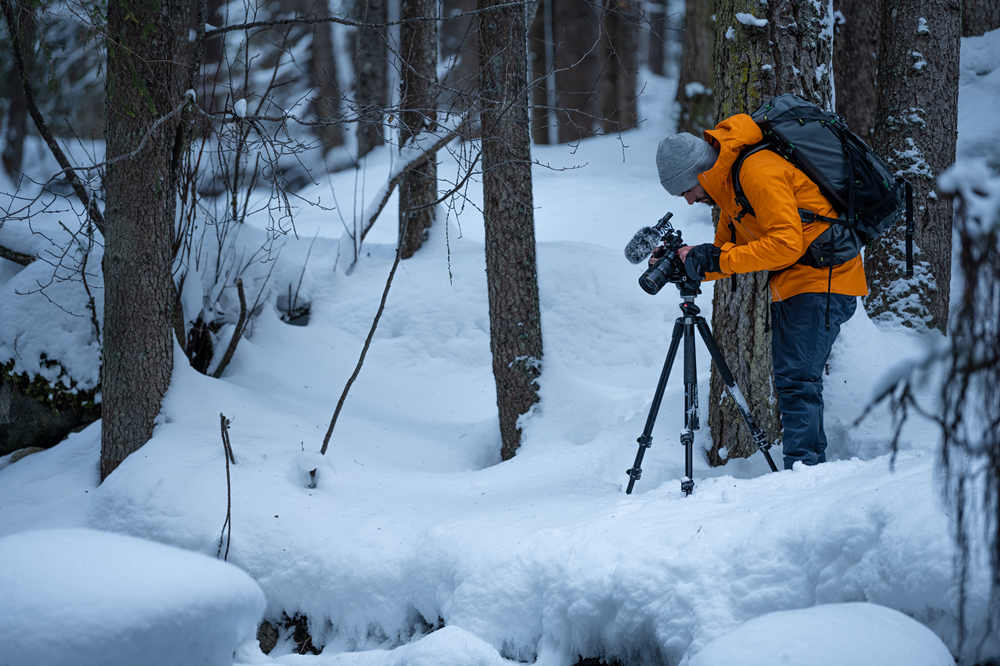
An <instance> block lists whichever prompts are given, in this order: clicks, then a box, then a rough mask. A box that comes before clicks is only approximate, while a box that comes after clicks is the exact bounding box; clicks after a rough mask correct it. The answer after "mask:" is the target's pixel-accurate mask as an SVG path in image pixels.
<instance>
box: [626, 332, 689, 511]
mask: <svg viewBox="0 0 1000 666" xmlns="http://www.w3.org/2000/svg"><path fill="white" fill-rule="evenodd" d="M682 335H684V324H683V320H682V318H679V319H677V321H676V322H675V323H674V333H673V337H672V338H671V339H670V349H668V350H667V358H666V359H665V360H664V361H663V370H661V371H660V380H659V381H658V382H657V384H656V392H655V393H654V394H653V404H652V405H650V407H649V415H648V416H647V417H646V427H645V428H643V429H642V434H641V435H639V439H638V440H637V441H638V442H639V450H638V451H636V453H635V462H634V463H632V468H631V469H627V470H625V473H626V474H628V488H626V489H625V494H626V495H631V494H632V487H633V486H635V482H636V481H638V480H639V478H640V477H642V458H643V456H645V455H646V449H648V448H649V447H650V446H652V445H653V424H654V423H656V415H657V414H658V413H659V411H660V402H662V401H663V392H664V390H666V387H667V379H669V378H670V369H671V368H672V367H673V365H674V358H675V357H676V356H677V348H678V347H679V346H680V344H681V336H682Z"/></svg>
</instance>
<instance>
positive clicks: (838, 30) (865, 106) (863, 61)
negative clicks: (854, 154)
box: [833, 0, 884, 143]
mask: <svg viewBox="0 0 1000 666" xmlns="http://www.w3.org/2000/svg"><path fill="white" fill-rule="evenodd" d="M883 3H884V0H836V2H835V4H834V8H835V10H836V11H837V12H839V14H840V16H843V20H838V21H837V24H836V26H835V27H834V30H835V32H834V35H835V36H834V40H833V78H834V81H835V85H834V89H835V90H836V91H837V99H836V107H837V108H836V110H837V113H838V114H839V115H840V117H841V118H843V119H844V120H845V121H847V126H848V127H850V128H851V131H852V132H854V133H855V134H857V135H858V136H859V137H861V138H862V139H864V140H865V141H867V142H869V143H871V140H872V131H873V128H874V126H875V108H876V106H877V105H878V96H877V93H876V90H877V88H876V80H877V77H878V52H879V40H880V39H881V26H882V5H883Z"/></svg>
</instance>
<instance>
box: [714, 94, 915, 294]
mask: <svg viewBox="0 0 1000 666" xmlns="http://www.w3.org/2000/svg"><path fill="white" fill-rule="evenodd" d="M751 117H752V118H753V120H754V122H756V123H757V125H758V126H759V127H760V129H761V131H762V132H763V134H764V140H763V141H761V142H760V143H758V144H756V145H753V146H750V147H748V148H746V149H745V150H744V151H743V153H742V154H741V155H740V157H739V158H738V159H737V160H736V163H735V164H734V165H733V169H732V177H733V187H734V188H735V190H736V201H737V203H739V205H740V207H741V211H740V213H739V215H738V216H737V218H736V220H737V222H738V221H739V220H740V219H742V217H743V216H744V215H746V214H748V213H749V214H753V207H752V206H751V205H750V201H749V200H747V197H746V195H745V194H744V192H743V188H742V187H741V186H740V178H739V174H740V168H741V167H742V166H743V161H744V160H745V159H746V158H747V157H749V156H750V155H752V154H753V153H756V152H758V151H760V150H771V151H773V152H776V153H778V154H779V155H781V156H782V157H784V158H785V159H787V160H788V161H789V162H791V163H792V164H794V165H795V166H796V167H798V168H799V169H801V170H802V171H803V172H804V173H805V174H806V176H808V177H809V179H810V180H812V181H813V182H814V183H816V185H817V186H818V187H819V189H820V192H822V193H823V196H825V197H826V198H827V199H828V200H829V201H830V203H831V205H833V207H834V208H836V209H837V213H838V217H835V218H831V217H823V216H822V215H817V214H816V213H814V212H811V211H807V210H800V211H799V214H800V215H801V217H802V221H803V222H827V223H829V224H830V228H829V229H827V230H826V231H824V232H823V233H822V234H820V236H819V237H818V238H816V240H815V241H813V242H812V244H810V246H809V247H808V248H807V249H806V252H805V254H804V255H803V256H802V258H801V259H799V261H798V263H802V264H806V265H809V266H814V267H819V268H826V267H831V268H832V267H833V266H836V265H838V264H841V263H843V262H845V261H848V260H849V259H852V258H854V257H855V256H856V255H857V254H858V253H859V252H860V251H861V248H862V246H864V245H865V244H866V243H868V242H870V241H871V240H872V239H873V238H877V237H878V236H880V235H881V234H883V233H885V232H886V230H888V229H889V228H891V227H892V226H893V225H895V224H896V223H897V222H898V221H899V220H901V219H903V218H904V216H905V219H906V270H907V277H909V276H910V275H912V270H913V268H912V264H913V190H912V188H911V187H910V184H909V183H908V182H906V181H905V180H903V179H902V178H896V177H894V176H893V174H892V170H891V169H890V168H889V165H888V164H886V163H885V161H884V160H882V158H880V157H879V156H878V155H876V154H875V152H874V151H872V149H871V148H870V147H869V146H868V145H867V144H866V143H865V142H864V141H862V140H861V139H859V138H858V137H857V135H855V134H854V133H853V132H851V131H850V130H849V129H848V128H847V125H846V124H845V123H844V121H843V120H842V119H841V118H840V116H838V115H837V114H835V113H830V112H828V111H824V110H823V109H821V108H819V107H818V106H816V105H815V104H813V103H811V102H808V101H806V100H804V99H802V98H801V97H798V96H797V95H791V94H786V95H779V96H778V97H775V98H773V99H771V100H768V101H766V102H765V103H764V104H763V105H762V106H761V107H760V108H759V109H757V110H756V111H754V112H753V114H751Z"/></svg>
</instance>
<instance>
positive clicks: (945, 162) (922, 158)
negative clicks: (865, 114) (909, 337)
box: [865, 0, 961, 331]
mask: <svg viewBox="0 0 1000 666" xmlns="http://www.w3.org/2000/svg"><path fill="white" fill-rule="evenodd" d="M882 26H883V30H882V51H881V53H880V55H879V80H878V88H879V105H878V111H877V113H876V116H875V142H874V146H873V147H874V148H875V149H876V151H877V152H878V153H879V154H880V155H883V156H885V157H886V159H887V161H888V162H889V164H890V165H891V166H892V168H893V170H894V171H895V173H896V175H897V176H902V177H904V178H906V179H907V180H908V181H910V183H911V184H912V185H913V200H914V206H913V207H914V226H915V231H916V233H915V234H914V246H915V250H914V267H913V275H914V277H913V278H912V279H906V277H905V275H904V273H903V265H904V250H903V225H897V226H896V227H895V228H894V229H893V230H892V232H891V233H889V234H886V235H885V236H883V237H882V238H879V239H878V240H877V241H876V242H874V243H872V244H870V245H869V246H868V248H867V250H866V252H865V268H866V269H867V273H868V288H869V294H868V297H867V298H865V309H866V310H867V311H868V314H869V316H870V317H872V318H873V319H879V320H883V321H896V322H899V323H902V324H904V325H906V326H912V327H924V326H926V327H928V328H937V329H940V330H941V331H945V330H946V328H947V324H948V300H949V294H950V284H951V235H952V219H953V215H952V205H951V203H950V202H949V201H947V200H944V199H942V198H941V197H939V196H938V194H937V192H936V190H935V183H936V181H937V177H938V176H939V175H940V174H941V172H942V171H944V169H946V168H947V167H948V166H949V165H951V164H952V163H953V162H954V161H955V141H956V139H957V137H958V129H957V128H958V57H959V46H960V45H959V42H960V34H961V5H960V4H959V1H958V0H933V1H931V0H928V1H927V2H916V1H915V0H905V1H904V0H899V1H896V2H892V3H886V7H885V14H884V15H883V21H882Z"/></svg>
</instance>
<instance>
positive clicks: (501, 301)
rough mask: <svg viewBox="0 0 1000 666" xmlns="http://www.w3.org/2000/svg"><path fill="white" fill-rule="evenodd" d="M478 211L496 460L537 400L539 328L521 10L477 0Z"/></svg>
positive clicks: (495, 0) (499, 0)
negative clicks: (482, 237)
mask: <svg viewBox="0 0 1000 666" xmlns="http://www.w3.org/2000/svg"><path fill="white" fill-rule="evenodd" d="M479 8H480V9H482V10H488V9H489V10H491V11H490V12H489V15H488V16H482V17H480V21H479V43H480V63H481V64H480V67H481V70H480V91H481V94H482V101H481V107H482V113H481V117H482V131H483V218H484V222H485V226H486V278H487V285H488V289H489V303H490V349H491V350H492V352H493V376H494V378H495V379H496V388H497V407H498V409H499V415H500V435H501V438H502V441H503V445H502V449H501V454H502V456H503V458H504V459H508V458H511V457H513V456H514V453H515V452H516V451H517V448H518V446H519V445H520V438H521V429H520V427H519V426H518V419H519V418H520V417H521V416H522V415H523V414H525V413H527V412H528V410H529V409H530V408H531V406H532V405H533V404H534V403H535V402H537V401H538V386H537V383H536V382H537V379H538V376H539V374H540V373H541V359H542V329H541V312H540V306H539V302H538V275H537V267H536V261H535V229H534V209H533V204H532V194H531V140H530V137H529V136H528V91H527V88H526V81H527V77H526V72H525V69H526V67H527V58H526V55H525V44H526V39H525V25H524V20H525V19H524V9H523V8H522V7H520V6H517V5H513V6H510V5H507V3H505V2H503V0H479Z"/></svg>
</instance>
